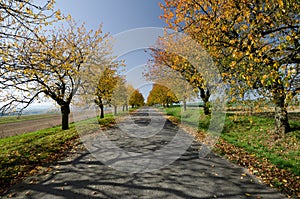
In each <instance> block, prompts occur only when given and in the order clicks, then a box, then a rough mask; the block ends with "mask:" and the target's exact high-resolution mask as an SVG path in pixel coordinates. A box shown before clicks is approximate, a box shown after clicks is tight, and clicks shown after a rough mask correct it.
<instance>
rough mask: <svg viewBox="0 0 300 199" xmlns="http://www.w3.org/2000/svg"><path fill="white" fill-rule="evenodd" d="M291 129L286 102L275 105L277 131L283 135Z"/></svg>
mask: <svg viewBox="0 0 300 199" xmlns="http://www.w3.org/2000/svg"><path fill="white" fill-rule="evenodd" d="M290 130H291V127H290V124H289V119H288V113H287V109H286V106H285V105H284V104H277V103H276V105H275V132H276V133H277V134H278V135H283V134H285V133H288V132H289V131H290Z"/></svg>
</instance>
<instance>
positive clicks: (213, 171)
mask: <svg viewBox="0 0 300 199" xmlns="http://www.w3.org/2000/svg"><path fill="white" fill-rule="evenodd" d="M153 121H154V122H153ZM162 121H163V128H162V129H160V127H159V124H161V123H162ZM151 122H152V123H151ZM150 125H152V126H154V128H156V129H160V131H159V132H157V133H156V134H154V132H153V131H147V130H145V129H146V128H144V127H147V126H148V127H149V129H151V127H150ZM122 128H126V129H125V130H124V129H123V130H122ZM145 131H147V132H148V133H150V134H151V133H152V134H153V135H152V136H150V137H149V136H147V135H146V134H145ZM179 131H180V129H179V128H178V127H177V126H175V125H174V124H172V123H171V122H170V121H168V120H166V121H165V120H163V119H162V116H161V114H160V113H158V112H156V111H155V110H154V109H150V108H144V109H141V110H139V111H138V112H136V113H135V115H134V116H133V117H128V118H125V119H124V120H122V121H120V122H119V124H118V126H117V127H115V128H111V129H108V130H105V131H99V133H98V132H95V134H91V135H89V136H86V137H83V140H84V143H85V144H86V147H87V148H89V149H90V151H88V150H81V151H78V152H74V154H72V155H70V157H68V158H66V159H65V160H63V161H60V162H58V163H57V164H56V165H52V166H51V167H50V168H51V169H47V171H45V172H44V173H41V174H40V175H37V176H33V177H30V178H28V179H26V180H25V181H24V182H22V183H20V184H18V185H16V186H14V187H13V188H12V189H11V190H9V192H8V193H7V194H6V195H5V196H3V198H7V197H8V196H13V198H37V199H40V198H43V199H44V198H45V199H50V198H61V199H62V198H92V199H93V198H172V199H174V198H198V199H210V198H239V199H240V198H255V199H257V198H270V199H284V198H286V197H285V196H284V195H282V194H280V193H278V192H277V191H275V190H273V189H271V188H269V187H267V186H265V185H263V184H261V183H259V181H258V179H256V178H255V177H253V176H252V175H250V174H249V173H248V172H247V171H246V170H245V169H244V168H242V167H239V166H237V165H234V164H232V163H230V162H228V161H227V160H225V159H223V158H220V157H218V156H216V155H214V154H212V153H209V154H208V155H207V156H206V157H205V158H199V156H198V154H199V153H198V148H199V147H200V146H201V144H200V143H198V142H196V141H193V142H192V144H191V145H190V146H188V148H187V150H186V151H185V152H184V153H183V155H181V156H179V158H178V159H176V160H175V161H173V162H172V163H168V160H170V159H172V158H173V157H175V156H176V154H175V153H177V152H178V151H180V150H177V148H176V147H175V148H174V149H172V147H170V148H168V151H167V153H164V152H162V151H163V149H166V148H164V147H165V146H167V145H169V144H170V143H172V141H173V140H174V139H175V137H176V135H178V134H180V132H179ZM128 133H129V134H128ZM100 134H101V135H100ZM103 134H104V135H105V136H106V137H103ZM139 135H140V137H139ZM183 136H184V135H183ZM100 138H101V139H104V138H107V139H106V140H105V139H104V141H103V140H100ZM184 139H186V140H189V136H188V135H187V134H186V137H184ZM186 140H184V141H183V143H184V142H185V141H186ZM106 144H107V145H106ZM108 144H110V145H108ZM112 145H114V147H116V148H117V150H115V151H114V150H113V148H114V147H111V146H112ZM177 146H178V148H182V147H184V146H183V145H182V143H179V142H178V143H177ZM158 151H160V152H158ZM103 154H104V155H105V157H104V156H103ZM128 154H129V156H128ZM151 154H155V155H156V156H155V155H154V156H151ZM166 154H169V155H167V156H164V155H166ZM101 157H102V158H103V159H100V158H101ZM162 162H163V163H168V164H166V165H163V166H162V165H160V163H162ZM156 166H157V167H160V166H162V168H159V169H158V168H156ZM143 169H144V170H143Z"/></svg>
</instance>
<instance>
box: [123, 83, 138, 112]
mask: <svg viewBox="0 0 300 199" xmlns="http://www.w3.org/2000/svg"><path fill="white" fill-rule="evenodd" d="M125 91H126V100H125V104H124V105H123V111H125V110H126V111H128V105H129V100H130V97H131V95H132V94H133V92H134V91H135V89H134V88H133V86H132V85H130V84H126V85H125Z"/></svg>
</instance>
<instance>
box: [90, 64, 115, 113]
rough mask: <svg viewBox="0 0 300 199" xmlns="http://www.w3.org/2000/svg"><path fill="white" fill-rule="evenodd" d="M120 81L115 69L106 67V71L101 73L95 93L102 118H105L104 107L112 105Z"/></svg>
mask: <svg viewBox="0 0 300 199" xmlns="http://www.w3.org/2000/svg"><path fill="white" fill-rule="evenodd" d="M118 81H119V77H118V76H117V71H116V70H115V69H112V68H109V67H106V68H105V69H104V71H103V72H101V77H100V78H99V79H98V85H97V88H96V93H95V103H96V104H97V105H98V106H99V108H100V118H104V105H108V104H111V101H112V97H113V94H114V90H115V88H116V87H117V85H118Z"/></svg>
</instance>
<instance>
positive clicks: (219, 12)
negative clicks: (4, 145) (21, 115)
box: [0, 0, 300, 135]
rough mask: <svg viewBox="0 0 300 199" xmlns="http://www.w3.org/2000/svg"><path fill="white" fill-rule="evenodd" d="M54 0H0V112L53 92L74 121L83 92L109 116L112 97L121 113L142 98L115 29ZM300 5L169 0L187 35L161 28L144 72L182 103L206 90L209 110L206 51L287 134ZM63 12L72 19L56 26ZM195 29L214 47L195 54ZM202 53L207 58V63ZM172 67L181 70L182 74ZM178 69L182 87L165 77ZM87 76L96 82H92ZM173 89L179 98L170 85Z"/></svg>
mask: <svg viewBox="0 0 300 199" xmlns="http://www.w3.org/2000/svg"><path fill="white" fill-rule="evenodd" d="M54 3H55V2H54V1H53V0H51V1H46V0H45V1H39V3H38V4H37V3H36V2H35V1H33V0H28V1H23V0H13V1H9V0H3V1H1V2H0V10H1V14H0V39H1V43H0V66H1V68H0V89H1V98H2V99H1V101H2V102H4V103H3V105H1V106H2V107H1V110H2V112H3V113H4V112H8V111H13V110H16V109H17V110H19V111H22V110H23V109H24V108H26V107H28V106H29V105H30V104H32V103H33V102H34V101H36V100H37V99H39V98H40V99H41V98H44V97H48V98H50V99H52V100H53V101H55V103H56V104H57V105H58V106H60V109H61V113H62V128H63V129H68V127H69V126H68V120H69V118H68V117H69V114H70V104H71V103H72V101H73V98H74V96H75V95H82V96H83V98H84V99H82V100H85V101H88V100H90V101H93V103H96V104H97V105H98V106H99V108H100V110H101V115H100V116H101V117H103V116H104V105H111V106H113V107H114V112H115V114H116V112H117V107H119V106H123V109H125V108H127V107H128V105H129V104H130V105H132V106H141V105H143V104H144V99H143V96H141V94H140V93H139V91H137V90H136V91H134V89H133V88H132V87H130V86H128V85H126V82H125V79H124V77H122V76H120V75H119V74H118V72H117V71H118V68H119V67H120V66H122V65H123V63H121V62H116V61H114V60H115V58H114V57H113V56H112V52H111V44H109V41H110V37H109V35H108V34H104V33H102V27H101V26H100V27H99V29H98V30H96V31H89V30H86V29H85V27H84V25H82V26H79V25H78V24H76V23H75V22H74V21H73V20H72V19H71V17H70V16H69V17H65V16H63V15H62V14H61V13H60V11H55V10H53V8H54ZM299 6H300V5H299V3H298V1H296V0H286V1H282V0H267V1H261V0H259V1H250V0H243V1H236V0H228V1H217V0H210V1H207V0H164V3H162V4H161V8H162V10H163V12H164V14H163V15H162V16H161V17H162V18H163V19H164V20H165V21H166V24H167V26H168V27H169V28H171V29H173V30H175V31H178V32H183V33H184V34H186V35H187V36H188V37H178V38H172V39H167V40H166V39H165V38H163V37H162V38H159V39H158V40H157V43H156V46H155V47H153V48H151V49H149V52H150V55H151V56H152V59H151V61H150V62H149V71H150V72H149V73H148V74H146V76H147V78H148V79H149V80H158V79H159V81H158V82H157V84H156V85H154V88H155V89H154V90H156V89H157V88H159V86H158V85H159V84H161V85H165V87H167V88H169V89H170V90H171V91H172V92H173V94H175V95H176V98H177V100H179V101H182V102H183V103H184V104H185V101H186V99H187V98H189V97H190V96H195V95H198V97H199V98H201V99H202V101H203V102H204V113H205V114H207V115H209V114H210V112H211V111H210V98H211V95H212V92H213V91H214V90H215V88H216V87H217V86H218V85H212V84H210V83H209V82H208V81H207V80H209V79H213V78H214V77H213V76H210V75H211V74H209V70H210V69H211V61H210V60H209V59H204V58H203V57H207V54H206V53H208V54H209V55H210V57H211V58H212V60H213V62H214V63H215V65H216V67H217V68H218V71H219V72H220V73H221V75H222V82H221V84H226V85H230V88H231V89H230V98H231V99H232V100H242V99H244V96H245V95H249V94H250V95H252V96H253V99H255V98H257V97H259V98H264V99H265V100H268V101H271V102H272V103H273V105H274V107H275V108H274V111H275V117H274V119H275V130H276V132H277V133H278V135H282V134H284V133H286V132H288V131H289V130H290V126H289V121H288V114H287V108H288V106H289V104H290V102H291V101H292V100H293V99H294V98H295V96H297V95H299V91H300V81H299V79H300V75H299V71H300V68H299V60H300V57H299V55H300V53H299V51H300V42H299V37H300V35H299V30H300V27H299V26H300V25H299V24H300V23H299V10H300V8H299ZM57 21H60V22H61V24H65V25H64V26H63V25H61V26H56V22H57ZM46 26H47V27H46ZM167 38H171V37H167ZM191 39H192V40H194V41H195V42H197V43H198V44H199V45H201V46H202V47H203V50H205V52H206V53H205V52H204V51H201V50H200V51H199V52H198V54H193V51H195V50H196V49H195V47H194V46H192V45H181V44H183V43H186V42H188V41H187V40H191ZM104 41H105V42H104ZM197 50H199V49H197ZM178 52H179V53H178ZM184 53H186V55H189V56H190V57H192V58H193V61H194V63H192V62H191V61H190V60H189V59H188V57H186V56H183V55H184ZM195 63H196V64H200V65H202V67H201V70H199V67H198V66H197V65H196V64H195ZM162 65H163V66H165V67H166V68H168V69H167V70H165V69H164V68H163V67H162ZM170 71H175V72H176V78H174V77H173V74H174V73H170ZM95 74H96V75H95ZM170 74H171V76H170ZM168 75H169V76H168ZM170 78H171V79H172V80H173V81H172V82H174V85H177V88H176V86H175V87H174V85H173V86H172V84H167V82H170V81H168V79H170ZM91 85H92V86H91ZM89 86H91V87H93V90H92V91H91V90H87V89H86V88H87V87H89ZM186 86H187V87H189V86H190V87H191V88H188V89H186V88H187V87H186ZM183 88H184V89H183ZM160 89H165V88H160ZM176 89H177V90H176ZM191 90H192V92H190V91H191ZM121 91H124V92H121ZM186 91H188V92H186ZM168 92H169V91H166V90H165V93H168ZM150 96H152V94H151V95H150ZM169 99H171V101H173V102H175V101H176V100H175V98H174V96H172V95H171V94H170V96H169V98H168V100H169ZM160 100H161V101H159V102H158V99H155V98H154V97H150V99H148V101H149V102H151V103H150V104H154V103H162V104H169V101H168V100H167V101H166V100H163V99H160Z"/></svg>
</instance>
